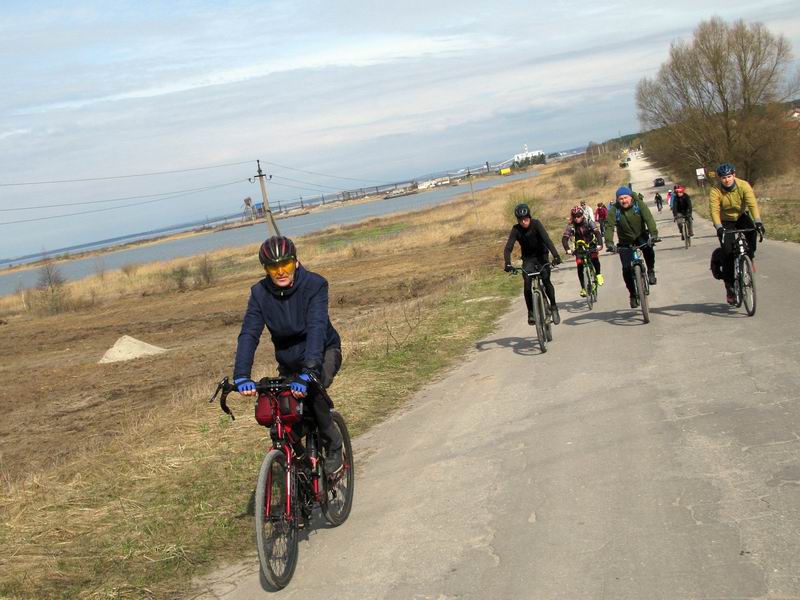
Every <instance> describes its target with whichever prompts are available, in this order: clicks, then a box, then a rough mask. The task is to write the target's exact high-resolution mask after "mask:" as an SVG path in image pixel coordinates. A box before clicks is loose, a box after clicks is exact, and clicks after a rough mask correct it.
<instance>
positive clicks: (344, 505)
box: [322, 411, 356, 527]
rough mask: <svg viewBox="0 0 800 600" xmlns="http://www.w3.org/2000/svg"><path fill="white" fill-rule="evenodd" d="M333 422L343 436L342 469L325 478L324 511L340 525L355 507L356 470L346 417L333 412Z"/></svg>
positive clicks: (335, 524)
mask: <svg viewBox="0 0 800 600" xmlns="http://www.w3.org/2000/svg"><path fill="white" fill-rule="evenodd" d="M331 417H332V418H333V424H334V426H335V427H336V429H338V430H339V435H341V436H342V470H341V471H339V472H338V473H337V474H336V475H334V476H333V477H330V478H328V477H326V478H325V483H324V485H325V496H324V498H323V500H322V512H323V513H325V516H326V517H327V518H328V521H330V524H331V525H333V526H334V527H338V526H339V525H341V524H342V523H344V522H345V521H346V520H347V517H349V516H350V509H352V508H353V492H354V491H355V483H356V471H355V463H354V462H353V446H352V444H351V443H350V432H349V431H348V430H347V423H345V421H344V417H342V415H340V414H339V413H338V412H336V411H333V412H332V413H331Z"/></svg>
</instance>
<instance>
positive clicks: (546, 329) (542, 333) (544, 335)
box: [512, 263, 555, 353]
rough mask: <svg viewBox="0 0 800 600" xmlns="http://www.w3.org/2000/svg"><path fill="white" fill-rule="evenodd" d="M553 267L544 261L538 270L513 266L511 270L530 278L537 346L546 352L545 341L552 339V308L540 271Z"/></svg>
mask: <svg viewBox="0 0 800 600" xmlns="http://www.w3.org/2000/svg"><path fill="white" fill-rule="evenodd" d="M554 268H555V267H554V266H553V265H551V264H550V263H545V265H544V266H541V267H539V270H538V271H526V270H525V269H521V268H514V270H513V271H512V273H514V274H518V273H523V274H524V275H527V276H528V277H529V279H530V282H531V297H532V298H533V319H534V323H535V325H536V338H537V339H538V341H539V348H541V349H542V353H544V352H547V342H552V341H553V308H552V307H551V306H550V300H549V299H548V298H547V294H545V293H544V288H543V287H542V273H544V272H545V270H552V269H554Z"/></svg>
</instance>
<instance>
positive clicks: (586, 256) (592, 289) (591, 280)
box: [572, 240, 598, 310]
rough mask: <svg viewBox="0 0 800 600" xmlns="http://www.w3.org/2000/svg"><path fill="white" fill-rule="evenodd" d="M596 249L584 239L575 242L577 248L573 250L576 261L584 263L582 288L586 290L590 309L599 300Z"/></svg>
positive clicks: (580, 263)
mask: <svg viewBox="0 0 800 600" xmlns="http://www.w3.org/2000/svg"><path fill="white" fill-rule="evenodd" d="M596 251H597V249H596V248H591V247H589V244H587V243H586V242H584V241H583V240H578V241H577V242H575V250H573V251H572V254H573V255H574V256H575V261H576V263H577V264H578V265H583V275H582V276H581V288H582V289H583V291H584V292H586V304H587V305H588V306H589V310H592V307H593V306H594V303H595V302H597V287H598V286H597V271H595V268H594V263H593V262H592V253H593V252H596Z"/></svg>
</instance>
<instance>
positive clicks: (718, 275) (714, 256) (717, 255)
mask: <svg viewBox="0 0 800 600" xmlns="http://www.w3.org/2000/svg"><path fill="white" fill-rule="evenodd" d="M724 260H725V253H724V252H723V251H722V248H714V251H713V252H712V253H711V274H712V275H713V276H714V279H722V263H723V261H724Z"/></svg>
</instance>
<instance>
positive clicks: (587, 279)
mask: <svg viewBox="0 0 800 600" xmlns="http://www.w3.org/2000/svg"><path fill="white" fill-rule="evenodd" d="M581 285H582V286H583V289H584V290H585V291H586V304H587V305H588V307H589V310H592V305H593V304H594V286H595V282H594V269H592V268H591V267H589V266H588V265H584V266H583V277H582V278H581Z"/></svg>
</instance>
